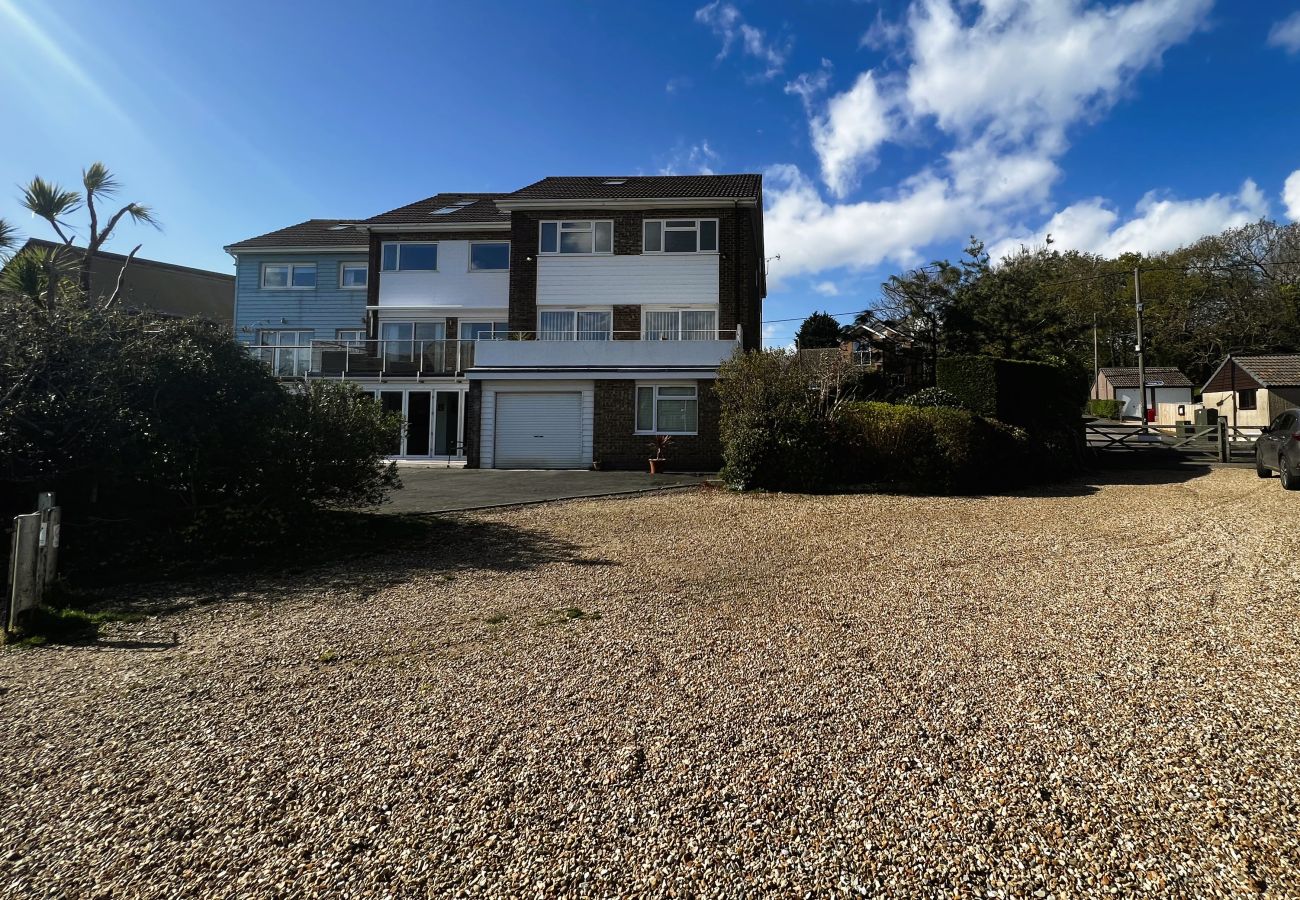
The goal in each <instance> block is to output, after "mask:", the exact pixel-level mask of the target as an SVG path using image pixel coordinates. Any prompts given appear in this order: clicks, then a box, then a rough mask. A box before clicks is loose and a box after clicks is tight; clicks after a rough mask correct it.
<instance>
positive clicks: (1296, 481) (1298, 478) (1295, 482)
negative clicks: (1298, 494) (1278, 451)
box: [1277, 456, 1300, 491]
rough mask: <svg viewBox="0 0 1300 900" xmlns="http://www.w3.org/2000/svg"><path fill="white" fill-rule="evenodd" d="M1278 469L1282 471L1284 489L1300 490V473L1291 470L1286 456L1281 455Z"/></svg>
mask: <svg viewBox="0 0 1300 900" xmlns="http://www.w3.org/2000/svg"><path fill="white" fill-rule="evenodd" d="M1277 464H1278V469H1279V470H1280V471H1281V473H1282V490H1284V491H1295V490H1300V475H1296V474H1294V473H1293V472H1292V471H1291V466H1290V465H1289V464H1288V463H1287V461H1286V457H1285V456H1283V457H1281V458H1280V459H1279V460H1278V461H1277Z"/></svg>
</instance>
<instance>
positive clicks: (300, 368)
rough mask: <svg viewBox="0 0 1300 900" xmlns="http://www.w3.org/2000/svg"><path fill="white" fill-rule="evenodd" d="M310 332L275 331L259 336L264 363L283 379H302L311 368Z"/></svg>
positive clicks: (265, 332)
mask: <svg viewBox="0 0 1300 900" xmlns="http://www.w3.org/2000/svg"><path fill="white" fill-rule="evenodd" d="M311 338H312V332H310V331H296V330H275V331H263V332H261V333H260V334H259V335H258V341H257V342H258V344H260V345H261V346H260V348H259V352H260V355H261V357H262V362H264V363H266V364H267V365H269V366H270V367H271V371H272V372H274V373H275V374H276V375H278V376H280V377H282V378H300V377H302V376H303V375H306V374H307V370H308V369H310V368H311Z"/></svg>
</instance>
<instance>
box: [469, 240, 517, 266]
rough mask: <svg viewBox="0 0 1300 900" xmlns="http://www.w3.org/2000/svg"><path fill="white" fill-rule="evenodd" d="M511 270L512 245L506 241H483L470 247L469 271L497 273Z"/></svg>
mask: <svg viewBox="0 0 1300 900" xmlns="http://www.w3.org/2000/svg"><path fill="white" fill-rule="evenodd" d="M509 268H510V244H509V243H508V242H506V241H491V242H489V241H483V242H482V243H479V242H475V243H472V244H470V245H469V270H470V271H471V272H495V271H500V270H502V269H509Z"/></svg>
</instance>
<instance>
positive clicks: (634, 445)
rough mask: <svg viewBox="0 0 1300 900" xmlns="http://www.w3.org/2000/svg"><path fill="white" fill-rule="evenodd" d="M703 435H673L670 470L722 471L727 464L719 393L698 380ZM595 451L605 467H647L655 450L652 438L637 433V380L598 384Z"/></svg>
mask: <svg viewBox="0 0 1300 900" xmlns="http://www.w3.org/2000/svg"><path fill="white" fill-rule="evenodd" d="M696 384H697V385H698V386H699V397H700V401H699V434H698V435H690V436H678V437H674V438H673V442H672V444H671V445H669V447H668V449H667V450H666V451H665V452H664V455H665V456H666V457H667V458H668V463H667V466H666V467H665V468H666V469H667V470H668V471H675V472H681V471H686V472H716V471H717V470H718V469H719V468H721V466H722V446H721V443H720V442H719V440H718V395H717V393H716V392H715V391H714V389H713V381H712V380H703V381H698V382H696ZM595 389H596V395H595V401H596V402H595V421H594V422H593V428H592V431H593V452H594V458H595V459H596V460H599V462H600V464H601V468H604V469H645V468H646V467H647V466H646V460H648V459H649V458H650V456H651V455H652V453H653V451H652V450H651V449H650V446H649V445H650V436H649V435H645V434H636V433H635V432H636V382H635V381H631V380H625V381H624V380H619V381H605V380H599V381H596V382H595Z"/></svg>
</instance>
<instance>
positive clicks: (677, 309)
mask: <svg viewBox="0 0 1300 900" xmlns="http://www.w3.org/2000/svg"><path fill="white" fill-rule="evenodd" d="M692 312H701V313H713V333H712V335H711V336H710V337H705V338H683V337H682V313H692ZM652 313H673V314H675V315H676V316H677V327H676V329H675V330H674V336H673V337H668V338H653V340H657V341H682V340H692V341H716V340H717V339H718V333H719V332H718V318H719V316H718V308H717V307H716V306H672V307H658V308H656V307H653V306H648V307H647V306H643V307H641V339H642V340H644V341H648V340H652V338H650V337H649V334H650V327H649V325H650V316H651V314H652Z"/></svg>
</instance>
